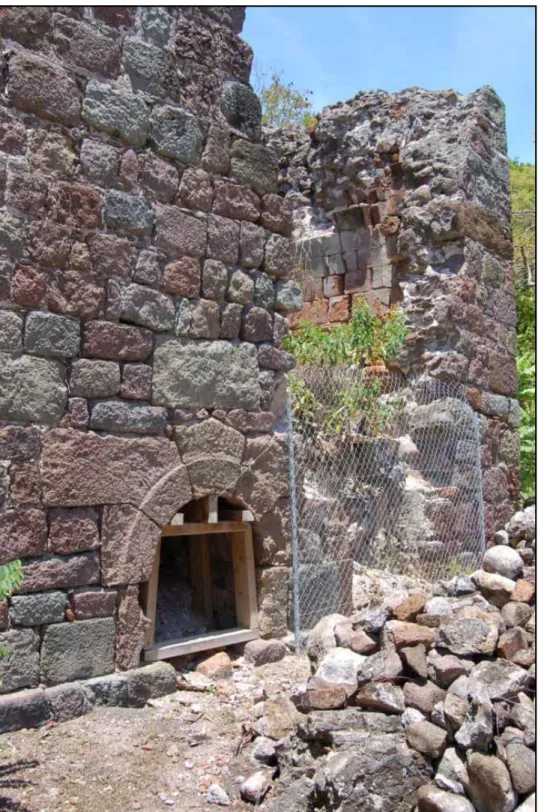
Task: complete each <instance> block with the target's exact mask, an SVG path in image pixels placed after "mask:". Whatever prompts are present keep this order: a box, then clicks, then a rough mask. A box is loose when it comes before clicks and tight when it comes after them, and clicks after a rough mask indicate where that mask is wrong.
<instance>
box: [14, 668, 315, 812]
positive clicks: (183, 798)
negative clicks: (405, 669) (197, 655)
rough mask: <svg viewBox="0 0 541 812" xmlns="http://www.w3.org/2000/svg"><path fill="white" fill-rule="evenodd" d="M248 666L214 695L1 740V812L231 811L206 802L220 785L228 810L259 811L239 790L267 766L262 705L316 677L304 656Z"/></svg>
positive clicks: (101, 712)
mask: <svg viewBox="0 0 541 812" xmlns="http://www.w3.org/2000/svg"><path fill="white" fill-rule="evenodd" d="M242 663H243V661H242V660H241V661H239V662H238V663H235V666H237V667H236V668H235V670H234V674H233V678H231V679H229V680H224V681H220V682H216V683H215V685H214V686H213V688H211V690H207V691H205V692H204V693H196V692H192V691H185V690H181V691H177V692H176V694H173V695H171V696H170V697H163V698H161V699H159V700H152V701H151V703H150V704H149V705H147V706H146V707H145V708H142V709H133V708H98V709H96V710H94V711H93V712H92V713H90V714H88V715H86V716H82V717H80V718H78V719H73V720H71V721H69V722H64V723H61V724H56V725H54V724H52V725H48V726H46V727H44V728H41V729H38V730H21V731H17V732H15V733H7V734H4V735H2V736H0V809H2V810H4V809H5V810H17V812H56V810H64V809H72V810H81V812H82V810H84V812H120V811H121V810H122V812H129V810H141V812H155V811H156V812H157V810H164V809H166V808H167V807H170V808H173V809H178V810H183V812H184V810H185V811H186V812H191V810H206V811H207V812H211V810H213V809H219V808H221V807H218V806H211V805H209V804H208V803H207V801H206V795H207V789H208V787H209V786H210V785H211V784H214V783H216V784H219V785H220V786H221V787H223V789H225V791H226V792H227V794H228V795H229V798H230V806H229V807H227V808H229V809H253V807H252V806H251V805H250V804H247V803H245V802H243V801H242V800H241V799H240V794H239V784H240V783H241V780H242V779H243V778H247V777H248V776H249V775H250V773H252V772H254V771H255V770H256V769H258V766H259V765H257V764H256V763H254V762H252V761H251V760H250V753H251V750H252V744H251V737H250V733H249V730H250V729H251V727H252V725H253V724H254V723H255V721H256V717H257V715H258V711H257V707H256V710H255V712H254V706H255V705H256V704H257V702H261V701H262V700H263V699H264V698H266V697H272V696H275V695H276V694H279V693H284V692H287V691H289V689H290V688H291V686H292V685H293V684H295V683H296V682H301V681H304V680H306V679H307V677H308V674H309V665H308V660H307V659H306V658H305V657H294V656H288V657H286V659H285V660H282V661H281V662H278V663H273V664H269V665H265V666H262V667H260V668H254V667H253V666H250V665H248V664H242ZM246 731H248V732H246ZM271 792H272V791H271ZM270 797H271V796H270V795H269V796H267V799H266V802H267V803H268V801H269V800H270ZM259 808H260V809H264V808H265V804H262V805H261V806H260V807H259Z"/></svg>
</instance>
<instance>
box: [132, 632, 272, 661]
mask: <svg viewBox="0 0 541 812" xmlns="http://www.w3.org/2000/svg"><path fill="white" fill-rule="evenodd" d="M258 637H259V629H229V630H228V631H223V632H209V633H207V634H202V635H200V636H198V637H191V638H189V639H186V640H184V642H179V643H164V644H161V645H156V646H153V647H152V648H151V649H148V650H145V652H144V655H143V656H144V659H145V661H146V662H156V661H157V660H167V659H169V658H170V657H181V656H182V655H184V654H195V653H197V652H198V651H207V650H208V649H211V648H222V647H225V646H232V645H234V644H235V643H247V642H248V641H249V640H257V638H258Z"/></svg>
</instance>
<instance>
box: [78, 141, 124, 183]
mask: <svg viewBox="0 0 541 812" xmlns="http://www.w3.org/2000/svg"><path fill="white" fill-rule="evenodd" d="M81 169H82V171H83V173H84V174H85V175H86V177H87V178H88V179H89V180H90V181H92V183H97V184H98V186H112V185H113V184H114V182H115V180H116V176H117V172H118V154H117V151H116V149H115V148H114V147H111V146H109V144H102V143H101V141H93V140H91V139H90V138H86V139H85V140H84V141H83V144H82V146H81Z"/></svg>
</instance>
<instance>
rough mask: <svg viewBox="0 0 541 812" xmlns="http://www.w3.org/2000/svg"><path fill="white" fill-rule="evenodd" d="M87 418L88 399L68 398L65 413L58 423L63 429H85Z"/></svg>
mask: <svg viewBox="0 0 541 812" xmlns="http://www.w3.org/2000/svg"><path fill="white" fill-rule="evenodd" d="M89 418H90V416H89V414H88V401H87V400H86V399H85V398H69V400H68V411H67V414H65V415H64V417H63V418H62V420H61V421H60V424H59V425H60V427H61V428H64V429H87V428H88V421H89Z"/></svg>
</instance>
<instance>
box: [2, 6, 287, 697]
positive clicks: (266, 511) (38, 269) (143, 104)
mask: <svg viewBox="0 0 541 812" xmlns="http://www.w3.org/2000/svg"><path fill="white" fill-rule="evenodd" d="M243 17H244V11H243V9H242V8H238V7H205V8H197V7H183V8H181V9H176V8H171V9H166V8H159V7H145V8H136V7H118V6H115V7H111V8H106V7H93V8H90V7H88V8H87V7H85V8H83V7H78V8H70V7H58V8H45V7H42V8H17V7H11V8H4V9H3V10H2V11H1V12H0V35H1V36H2V38H3V39H2V62H3V64H2V74H1V76H2V78H1V82H2V85H1V97H0V178H1V201H0V202H1V209H0V353H1V358H0V563H4V562H6V561H9V560H11V559H14V558H21V559H22V561H23V565H24V581H23V585H22V587H21V589H20V590H19V593H18V594H17V595H15V596H14V597H13V598H11V600H10V602H9V604H8V603H7V602H6V601H4V602H3V604H1V605H0V610H1V611H0V618H1V628H3V629H4V630H5V631H3V632H2V634H0V643H2V644H7V645H8V646H9V647H10V650H11V654H10V656H9V658H8V659H6V660H2V661H1V662H0V669H1V674H0V676H1V678H2V683H1V688H0V690H1V691H3V692H7V691H11V690H15V689H18V688H24V687H33V686H35V685H37V684H38V683H39V682H40V681H41V682H42V683H45V684H54V683H58V682H63V681H66V680H70V679H78V678H82V677H89V676H93V675H96V674H102V673H106V672H108V671H111V670H112V669H114V667H115V665H116V666H117V667H121V668H125V667H129V666H133V665H135V664H137V662H138V660H139V652H140V649H141V646H142V640H143V633H144V629H145V624H146V621H145V618H144V617H143V616H142V612H141V609H140V606H139V584H140V583H141V582H143V581H145V580H146V579H147V578H148V576H149V573H150V567H151V563H152V559H153V555H154V550H155V546H156V543H157V541H158V538H159V534H160V529H161V528H162V527H163V525H164V524H167V523H168V522H169V521H170V520H171V518H172V516H173V515H174V514H175V512H176V511H178V510H179V509H181V508H182V506H183V505H184V504H185V503H187V502H188V501H190V500H191V499H192V498H195V497H200V496H204V495H206V494H209V493H210V494H212V493H221V492H222V491H224V492H225V493H226V494H227V495H228V496H232V497H236V498H238V499H239V500H240V501H241V502H242V503H243V504H244V505H246V506H247V507H248V508H250V509H251V510H252V511H253V512H254V514H255V516H256V519H257V524H256V538H255V542H256V544H255V546H256V550H255V554H256V564H257V566H258V588H259V603H260V607H261V615H260V627H261V631H262V633H263V634H267V635H269V634H281V633H284V632H285V631H286V604H287V581H286V576H287V564H288V552H287V549H286V536H287V533H286V532H285V530H286V525H287V521H288V500H287V492H288V487H287V466H286V461H285V454H284V437H283V435H282V434H279V433H277V429H278V428H279V427H280V416H281V409H282V407H283V389H284V371H285V370H286V369H288V368H289V367H290V365H291V359H290V357H289V356H288V355H287V354H286V353H284V352H283V351H281V350H280V349H279V344H280V342H281V339H282V336H283V334H284V332H285V330H286V327H287V324H286V319H285V315H286V314H287V312H288V310H289V308H290V307H291V306H295V303H294V302H293V303H292V297H291V295H290V288H289V282H288V281H287V279H286V277H287V275H288V272H289V271H290V269H291V265H292V251H291V245H290V240H289V238H288V235H289V233H290V228H291V215H290V207H289V204H287V203H286V202H284V201H283V199H282V198H281V197H279V196H278V195H277V194H275V192H276V177H277V166H276V163H275V161H274V159H273V158H272V155H271V154H270V152H269V151H268V150H267V149H266V148H265V147H264V146H263V145H262V144H261V143H260V131H261V127H260V107H259V102H258V100H257V98H256V97H255V95H254V94H253V92H252V91H251V89H250V87H249V85H248V84H247V83H248V78H249V73H250V65H251V58H252V54H251V51H250V48H249V47H248V46H247V45H246V44H245V43H244V42H243V41H242V40H241V39H240V38H239V36H238V34H239V32H240V30H241V28H242V23H243Z"/></svg>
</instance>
